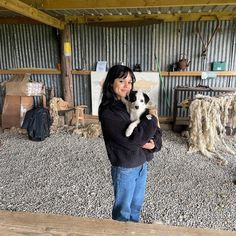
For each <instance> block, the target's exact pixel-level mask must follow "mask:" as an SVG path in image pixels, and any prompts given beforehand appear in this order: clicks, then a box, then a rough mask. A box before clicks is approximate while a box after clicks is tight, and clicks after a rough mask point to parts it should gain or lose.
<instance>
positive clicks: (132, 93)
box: [129, 91, 137, 102]
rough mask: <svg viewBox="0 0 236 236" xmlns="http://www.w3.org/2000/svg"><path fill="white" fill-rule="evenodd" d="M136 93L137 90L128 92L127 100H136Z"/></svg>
mask: <svg viewBox="0 0 236 236" xmlns="http://www.w3.org/2000/svg"><path fill="white" fill-rule="evenodd" d="M136 93H137V91H131V92H130V93H129V101H130V102H135V101H136Z"/></svg>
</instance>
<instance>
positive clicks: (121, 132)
mask: <svg viewBox="0 0 236 236" xmlns="http://www.w3.org/2000/svg"><path fill="white" fill-rule="evenodd" d="M100 121H101V125H102V131H103V136H104V139H105V141H106V142H112V143H113V144H115V145H118V146H119V147H120V146H121V147H122V148H125V149H129V150H136V149H137V147H141V146H142V145H144V144H145V143H147V142H148V141H149V140H150V139H151V138H152V137H153V135H154V134H155V131H156V122H157V120H156V118H155V117H152V119H150V120H149V119H147V118H144V119H143V120H142V121H141V122H140V123H139V124H138V126H137V127H136V128H135V129H134V131H133V134H132V135H131V136H130V137H129V138H128V137H126V136H125V131H126V129H127V128H128V125H129V124H130V120H128V121H127V120H124V119H122V117H121V116H120V115H119V114H116V116H111V115H103V116H101V119H100Z"/></svg>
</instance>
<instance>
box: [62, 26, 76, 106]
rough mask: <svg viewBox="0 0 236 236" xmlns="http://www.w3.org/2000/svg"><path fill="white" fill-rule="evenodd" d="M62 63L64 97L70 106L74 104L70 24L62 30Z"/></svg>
mask: <svg viewBox="0 0 236 236" xmlns="http://www.w3.org/2000/svg"><path fill="white" fill-rule="evenodd" d="M61 63H62V65H61V69H62V89H63V99H64V100H65V101H66V102H68V103H69V105H70V106H74V102H73V101H74V99H73V80H72V74H71V71H72V65H71V37H70V27H69V25H68V24H67V25H66V26H65V29H64V30H62V31H61Z"/></svg>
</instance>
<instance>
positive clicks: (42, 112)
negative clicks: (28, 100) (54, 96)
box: [22, 107, 52, 141]
mask: <svg viewBox="0 0 236 236" xmlns="http://www.w3.org/2000/svg"><path fill="white" fill-rule="evenodd" d="M51 124H52V120H51V117H50V113H49V111H48V109H47V108H44V107H38V108H33V109H31V110H29V111H27V112H26V114H25V118H24V122H23V124H22V128H23V129H27V132H28V137H29V139H30V140H33V141H43V140H44V139H45V138H47V137H49V135H50V126H51Z"/></svg>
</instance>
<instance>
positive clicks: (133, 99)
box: [129, 91, 150, 110]
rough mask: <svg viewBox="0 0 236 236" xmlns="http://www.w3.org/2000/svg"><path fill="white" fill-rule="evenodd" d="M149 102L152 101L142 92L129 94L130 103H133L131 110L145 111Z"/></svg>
mask: <svg viewBox="0 0 236 236" xmlns="http://www.w3.org/2000/svg"><path fill="white" fill-rule="evenodd" d="M149 100H150V99H149V97H148V95H147V94H145V93H143V92H140V91H132V92H131V93H130V94H129V101H130V103H131V109H136V110H139V109H140V110H145V109H146V107H147V103H148V102H149Z"/></svg>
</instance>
